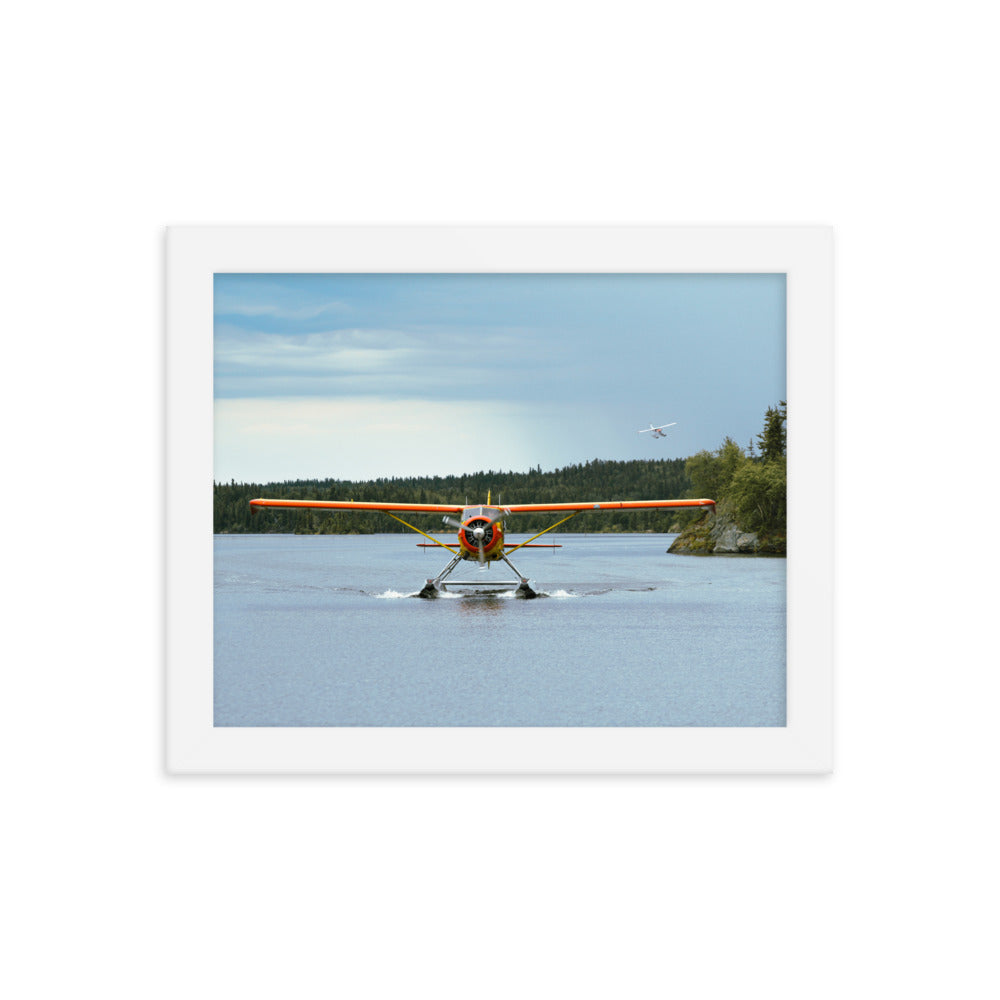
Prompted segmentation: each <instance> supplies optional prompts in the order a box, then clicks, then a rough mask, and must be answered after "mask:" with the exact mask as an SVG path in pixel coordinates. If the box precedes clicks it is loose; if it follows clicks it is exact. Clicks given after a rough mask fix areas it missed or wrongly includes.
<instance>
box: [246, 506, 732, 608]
mask: <svg viewBox="0 0 1000 1000" xmlns="http://www.w3.org/2000/svg"><path fill="white" fill-rule="evenodd" d="M491 496H492V491H491V492H490V493H488V494H487V496H486V503H485V504H480V505H478V506H469V504H468V502H466V504H465V505H464V506H463V505H461V504H437V503H374V502H373V503H369V502H367V501H357V500H278V499H275V500H269V499H264V498H261V499H257V500H251V501H250V510H251V514H256V513H257V512H258V511H261V510H264V509H266V508H283V509H290V508H291V509H296V508H308V509H310V510H330V511H352V510H353V511H379V512H381V513H383V514H387V515H388V516H389V517H391V518H392V519H393V520H395V521H398V522H399V523H400V524H402V525H403V526H404V527H407V528H409V529H410V530H411V531H415V532H416V533H417V534H418V535H423V536H424V537H425V538H427V539H429V541H427V542H418V543H417V544H418V545H419V546H421V547H422V548H433V547H436V546H440V547H441V548H443V549H447V550H448V552H449V553H451V559H450V560H449V562H448V564H447V566H445V567H444V569H442V570H441V572H440V573H438V575H437V576H434V577H428V578H427V581H426V582H425V583H424V585H423V587H422V588H421V590H420V592H419V594H418V595H417V596H418V597H437V596H438V594H440V593H448V592H449V588H463V587H466V588H475V589H476V590H483V589H484V588H500V589H502V590H510V589H511V587H512V586H513V588H514V592H515V596H518V597H526V598H532V597H537V596H538V594H537V593H536V592H535V591H534V590H533V589H532V588H531V587H530V586H529V584H528V578H527V577H526V576H524V575H523V574H522V573H521V571H520V570H519V569H518V568H517V567H516V566H515V565H514V564H513V563H512V562H511V561H510V558H509V556H510V554H511V553H513V552H517V551H519V550H520V549H529V548H536V549H540V548H560V547H561V546H559V545H550V544H547V543H536V542H535V539H536V538H540V537H541V536H542V535H544V534H547V533H548V532H550V531H552V529H553V528H558V527H559V525H560V524H565V523H566V522H567V521H569V520H570V519H572V518H574V517H577V516H578V515H580V514H583V513H584V512H586V511H605V510H659V509H676V508H681V509H685V508H692V507H696V508H697V507H702V508H707V509H709V510H710V511H711V512H712V513H714V512H715V501H714V500H607V501H598V502H589V503H520V504H510V505H507V506H500V505H494V504H492V503H491V502H490V501H491ZM538 513H552V514H563V515H565V516H564V517H562V518H560V519H559V520H558V521H556V522H555V523H554V524H550V525H549V526H548V527H547V528H545V529H543V530H542V531H539V532H538V533H537V534H535V535H532V536H531V537H530V538H528V539H526V540H525V541H523V542H508V541H505V540H504V531H505V522H506V520H507V519H508V518H512V517H516V516H517V515H518V514H538ZM400 514H443V515H444V517H443V518H442V522H443V523H444V524H446V525H447V526H448V527H450V528H454V529H455V530H456V532H457V538H456V540H455V541H454V542H452V543H451V544H446V543H445V542H442V541H439V540H438V539H437V538H434V537H433V536H432V535H429V534H428V533H427V532H426V531H422V530H421V529H420V528H418V527H416V526H415V525H412V524H410V523H409V522H408V521H404V520H403V518H402V517H400V516H399V515H400ZM463 562H471V563H474V564H475V563H478V565H479V567H480V568H481V569H486V568H487V567H488V566H490V565H491V564H492V563H499V562H502V563H505V564H506V566H507V567H508V568H509V569H510V570H511V571H512V572H513V573H514V575H515V578H516V579H513V580H508V581H499V582H497V583H485V582H484V581H483V580H482V579H480V580H454V579H452V578H451V574H452V573H453V572H454V570H455V569H457V568H458V566H459V565H460V564H462V563H463Z"/></svg>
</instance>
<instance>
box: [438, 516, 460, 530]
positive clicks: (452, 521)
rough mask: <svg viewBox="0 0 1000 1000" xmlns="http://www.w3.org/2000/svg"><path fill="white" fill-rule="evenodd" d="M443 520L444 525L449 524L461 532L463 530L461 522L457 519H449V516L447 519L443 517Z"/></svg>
mask: <svg viewBox="0 0 1000 1000" xmlns="http://www.w3.org/2000/svg"><path fill="white" fill-rule="evenodd" d="M441 520H442V521H444V523H445V524H447V525H448V526H449V527H451V528H458V529H459V530H461V528H462V522H461V521H456V520H455V518H453V517H447V516H445V517H442V518H441Z"/></svg>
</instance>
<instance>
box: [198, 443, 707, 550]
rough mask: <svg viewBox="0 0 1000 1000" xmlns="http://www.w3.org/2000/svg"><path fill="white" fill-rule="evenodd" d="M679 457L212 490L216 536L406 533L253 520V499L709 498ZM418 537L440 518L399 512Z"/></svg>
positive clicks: (281, 515)
mask: <svg viewBox="0 0 1000 1000" xmlns="http://www.w3.org/2000/svg"><path fill="white" fill-rule="evenodd" d="M691 487H692V483H691V481H690V479H689V478H688V475H687V473H686V472H685V460H684V459H682V458H675V459H660V460H655V461H640V460H635V461H628V462H611V461H601V460H598V459H595V460H594V461H591V462H586V463H584V464H582V465H568V466H566V467H565V468H563V469H556V470H554V471H551V472H543V471H542V469H541V467H540V466H539V467H536V468H534V469H530V470H529V471H527V472H496V471H493V470H489V471H487V472H474V473H470V474H468V475H463V476H422V477H403V478H392V479H374V480H368V481H365V482H351V481H348V480H341V479H321V480H318V479H311V480H295V481H294V482H282V483H237V482H235V481H231V482H229V483H216V484H215V507H214V530H215V532H216V534H239V533H245V532H262V533H270V532H283V533H290V532H291V533H295V534H345V535H346V534H359V535H367V534H388V533H396V532H400V533H402V532H406V531H407V530H408V529H407V528H405V527H403V525H401V524H399V522H397V521H394V520H393V519H392V518H391V517H388V516H387V515H386V514H380V513H377V512H367V511H357V512H355V511H322V510H276V509H267V510H263V511H261V512H260V513H258V514H255V515H253V516H251V513H250V501H251V500H252V499H254V498H255V497H269V498H273V499H287V500H362V501H369V502H386V503H441V504H464V503H465V502H466V501H468V502H469V504H483V503H485V502H486V497H487V494H488V493H491V494H492V498H491V499H492V503H493V504H495V505H499V504H504V505H506V504H517V503H569V502H574V501H576V502H584V501H588V500H594V501H597V500H670V499H675V498H680V497H686V496H695V495H697V496H709V497H710V496H711V494H699V493H692V492H691ZM403 517H404V518H405V519H406V520H407V521H409V522H410V523H411V524H414V525H416V526H417V527H419V528H420V529H421V530H423V531H438V530H442V525H441V515H440V514H404V515H403ZM552 520H553V515H552V514H519V515H518V516H517V518H516V520H512V521H511V522H509V523H508V526H507V527H508V530H510V531H516V532H518V533H522V532H535V531H541V530H542V529H543V528H545V527H547V526H548V525H550V524H551V523H552ZM676 521H677V512H676V511H655V510H654V511H608V512H605V513H601V514H587V513H584V514H581V515H579V516H578V517H575V518H573V519H572V520H571V521H568V522H567V523H566V525H565V526H564V527H560V528H557V529H556V531H659V532H665V531H667V530H669V529H670V528H671V527H672V526H673V525H674V524H675V523H676Z"/></svg>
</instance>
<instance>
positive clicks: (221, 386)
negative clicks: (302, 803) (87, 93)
mask: <svg viewBox="0 0 1000 1000" xmlns="http://www.w3.org/2000/svg"><path fill="white" fill-rule="evenodd" d="M213 232H217V231H213ZM236 232H237V233H238V232H239V231H238V230H237V231H236ZM261 232H262V233H263V234H266V233H267V230H263V231H261ZM375 232H376V233H377V232H378V231H375ZM458 232H462V231H461V230H459V231H458ZM348 242H350V241H348ZM390 256H391V255H390ZM445 256H447V254H446V255H445ZM225 263H226V262H225V255H220V257H219V259H218V263H217V264H216V263H215V262H210V261H207V260H206V261H205V264H206V265H210V266H211V274H210V280H211V288H210V296H209V297H208V298H207V299H206V297H205V294H204V292H205V289H204V287H202V288H201V290H200V291H201V296H200V301H201V304H202V308H203V307H204V305H205V304H206V302H208V304H210V324H211V342H210V346H211V382H210V385H211V406H212V419H211V428H210V430H211V459H212V474H211V491H212V497H211V499H212V530H211V539H210V541H211V556H210V561H211V607H210V614H211V657H210V660H211V663H210V668H211V669H210V677H209V678H208V681H209V684H208V685H207V686H206V678H205V677H204V676H203V675H202V676H201V677H200V681H199V684H200V690H201V692H202V697H203V696H204V694H205V693H206V692H207V690H208V689H209V688H210V691H211V699H210V705H205V704H201V705H200V706H199V719H200V725H201V726H202V727H204V725H205V723H206V722H207V720H206V719H205V712H206V710H210V728H211V730H212V733H213V737H212V738H211V739H210V740H209V742H215V743H216V744H218V743H219V740H220V739H221V740H222V741H223V742H224V743H225V742H226V741H227V739H228V738H229V737H232V739H233V741H234V742H231V743H228V744H227V745H229V746H232V747H236V746H237V745H238V744H239V742H240V740H241V738H242V736H249V737H250V738H251V740H253V739H254V738H256V737H257V736H259V735H260V734H261V733H267V732H269V731H270V732H273V733H276V734H281V733H286V734H289V735H292V736H293V741H294V739H295V738H296V737H298V738H300V739H305V740H307V741H309V740H310V738H311V737H316V736H318V737H319V739H320V740H322V739H323V736H322V735H321V734H323V733H336V734H338V737H342V738H344V739H346V740H347V744H352V745H353V746H354V748H355V749H354V750H352V751H351V752H348V753H346V754H345V755H344V758H343V759H342V760H341V761H339V762H338V764H337V765H335V766H333V767H332V768H331V769H334V770H338V769H339V770H350V769H351V768H352V765H353V766H358V767H360V768H361V769H365V768H366V766H368V767H372V766H374V768H375V769H378V767H379V766H380V765H379V764H376V765H370V764H368V765H366V764H365V760H364V759H363V758H364V757H365V755H364V754H362V755H361V756H358V754H357V752H356V748H357V747H358V746H359V745H364V746H366V747H370V746H371V745H372V744H371V740H373V739H374V740H376V741H379V734H383V735H384V736H386V737H388V742H387V745H391V744H393V742H394V741H396V742H397V745H398V741H400V740H402V743H403V744H405V743H407V741H408V739H409V740H410V741H411V742H412V739H413V738H416V739H417V740H418V741H420V740H429V742H428V743H425V744H424V745H425V746H432V745H433V746H435V747H438V750H435V751H434V754H437V753H438V752H440V753H442V754H444V755H445V756H446V757H447V755H448V750H447V749H446V746H451V745H454V746H456V747H458V746H460V744H456V743H454V738H455V735H456V734H457V736H458V739H459V740H461V739H462V738H463V734H464V736H466V737H468V736H472V735H473V734H475V735H476V736H478V738H479V739H485V744H484V745H487V746H492V747H494V748H495V750H496V752H497V753H499V754H500V756H501V757H503V756H504V754H503V751H502V750H499V749H496V748H499V747H501V746H503V745H505V744H506V746H508V747H509V746H510V744H509V742H506V741H508V740H509V738H510V736H512V735H514V734H521V735H522V736H523V735H524V734H529V733H530V734H532V738H528V739H526V741H525V742H524V743H523V746H524V747H525V748H527V746H528V745H529V744H531V743H533V742H535V743H537V738H538V737H539V736H542V737H543V738H544V737H548V738H550V739H551V740H554V741H555V744H561V743H562V744H564V745H565V746H564V750H565V751H566V752H569V754H570V757H573V758H574V760H575V761H576V765H575V766H576V767H577V768H580V767H583V769H588V768H589V769H593V770H602V769H609V768H610V769H614V767H615V760H616V752H615V751H614V750H612V751H611V752H610V754H609V756H608V757H607V760H606V761H605V762H604V766H603V767H602V765H601V763H600V761H599V756H598V757H597V758H594V759H593V760H591V762H590V763H589V764H585V763H582V762H583V761H584V760H586V759H590V757H589V755H590V753H591V751H590V750H588V751H587V752H586V753H584V754H583V755H582V756H581V755H580V751H579V747H582V746H583V744H580V743H579V742H578V741H577V742H574V737H575V736H583V737H584V743H586V737H587V734H595V733H597V734H612V733H618V734H622V735H624V736H625V740H626V742H625V743H624V744H619V745H620V746H627V745H638V744H635V740H637V739H638V740H639V741H640V743H643V742H645V743H648V739H647V740H644V739H643V734H645V735H646V736H652V737H653V738H654V739H656V737H657V734H663V733H667V732H677V733H688V734H690V735H692V736H695V738H696V740H700V741H702V742H704V741H705V740H708V741H711V734H712V733H713V731H715V732H718V733H720V734H723V733H726V734H734V733H737V734H738V733H759V734H773V735H770V736H769V735H764V736H763V739H765V740H766V739H768V738H771V739H775V738H777V739H778V740H779V742H780V740H781V737H782V735H785V736H787V734H788V733H789V712H790V709H789V651H790V649H791V648H792V645H791V644H790V642H789V624H788V623H789V614H788V612H789V576H790V574H789V572H788V569H789V562H790V560H789V546H790V542H789V539H790V537H791V538H792V550H793V553H794V534H793V533H790V531H789V508H788V502H787V497H788V486H787V484H788V478H789V475H790V474H793V470H794V462H795V457H796V453H795V452H794V450H793V451H792V455H791V458H790V455H789V442H790V441H794V440H795V421H796V412H797V411H796V405H795V400H796V399H797V398H799V397H797V396H796V395H795V394H794V393H793V394H791V395H792V405H791V406H790V405H789V395H790V393H789V385H788V381H789V380H788V365H787V357H788V343H789V269H784V270H778V269H773V270H772V269H769V268H761V269H759V270H750V269H746V270H739V269H735V268H734V269H732V270H707V269H706V270H694V269H691V270H681V269H676V270H669V271H668V270H665V269H664V270H654V269H650V270H644V269H640V268H636V269H634V270H615V269H613V268H612V267H608V268H607V269H605V270H597V269H579V270H575V269H571V268H569V267H567V268H565V269H557V268H553V269H551V270H547V269H540V268H537V267H536V268H532V269H529V268H527V267H526V268H524V269H523V270H518V269H513V268H512V269H502V270H501V269H489V268H486V267H483V268H481V269H477V268H474V266H469V265H466V266H467V267H468V269H467V270H461V269H459V268H457V267H455V268H447V267H443V268H440V269H435V270H423V271H422V270H418V269H416V268H413V267H411V268H407V269H403V268H398V269H397V268H392V267H385V268H383V269H375V268H371V269H363V268H362V267H358V269H357V270H348V269H346V268H345V269H339V270H337V269H332V268H331V269H328V270H327V269H319V268H316V269H305V268H303V269H294V270H291V269H280V270H279V269H277V268H275V269H247V268H232V269H227V268H226V267H225V266H224V265H225ZM472 263H473V262H470V264H472ZM610 263H613V261H611V260H610V259H609V264H610ZM205 277H207V275H206V274H205V273H204V267H203V268H202V282H204V279H205ZM202 321H203V322H204V317H202ZM203 347H204V345H202V348H203ZM202 384H203V385H204V383H202ZM793 714H794V709H793ZM793 722H794V719H793ZM793 729H794V726H793ZM352 733H353V734H354V736H353V737H352V735H351V734H352ZM429 734H430V735H429ZM560 734H572V735H570V743H569V744H566V742H565V740H564V739H562V738H561V737H560ZM498 736H499V740H500V742H499V743H498V742H497V737H498ZM359 738H360V740H361V741H362V743H361V744H359V743H358V739H359ZM442 739H443V740H444V743H443V744H442V743H441V740H442ZM597 739H598V743H600V740H601V737H600V736H598V737H597ZM612 739H614V737H612ZM751 739H753V737H751ZM279 741H280V736H279ZM630 741H631V743H630ZM312 742H313V743H315V739H313V740H312ZM380 742H381V743H383V744H385V743H386V740H382V741H380ZM683 742H684V741H683V739H682V743H683ZM722 742H723V743H724V742H725V738H724V739H723V741H722ZM347 744H343V745H345V746H346V745H347ZM570 745H575V746H577V748H578V749H577V750H573V751H569V750H568V747H569V746H570ZM677 745H678V746H680V745H681V744H677ZM691 745H692V746H693V745H695V744H691ZM605 746H611V744H607V743H605ZM562 752H563V751H560V754H557V756H560V755H561V753H562ZM492 753H493V751H491V752H490V753H488V754H487V756H491V755H492ZM434 754H432V756H433V755H434ZM237 756H239V754H237ZM403 756H404V757H408V758H409V755H407V754H405V753H404V754H403ZM518 756H519V755H517V754H515V755H513V757H510V758H509V759H510V760H511V761H512V762H513V760H514V759H515V758H518ZM529 756H530V753H529ZM544 756H545V755H544V754H542V758H544ZM659 756H660V755H659V753H654V754H652V755H651V756H649V758H648V764H649V769H656V767H657V766H660V767H662V760H659V761H658V759H657V758H658V757H659ZM752 756H753V755H750V757H752ZM323 757H324V754H323V753H321V754H320V755H319V757H317V758H315V762H316V763H317V764H318V765H319V767H320V769H322V763H321V761H320V759H319V758H323ZM388 757H389V758H392V757H394V753H393V751H391V750H390V751H389V753H388ZM418 757H419V755H418ZM685 758H686V759H688V760H689V761H692V762H693V761H694V758H693V757H690V756H689V755H688V754H686V753H685V754H682V755H681V758H679V760H684V759H685ZM375 759H376V760H377V761H382V760H383V759H386V760H387V759H388V758H382V757H381V756H380V754H378V753H376V754H375ZM409 759H412V758H409ZM619 759H620V758H619ZM748 759H750V758H748ZM462 760H463V758H462V756H461V755H460V754H459V755H456V756H455V757H454V758H453V764H458V765H459V769H462V767H461V761H462ZM539 763H540V764H541V765H542V767H543V768H544V766H545V764H544V760H541V761H539ZM638 763H639V769H642V767H641V763H642V762H641V761H640V762H638ZM299 766H302V765H301V763H300V765H299ZM396 766H397V767H399V766H402V765H400V764H399V762H398V760H397V764H396ZM473 766H474V765H473ZM550 766H551V765H550ZM632 766H636V764H635V763H633V765H632ZM403 769H406V768H405V766H404V767H403ZM430 769H435V768H433V767H431V768H430ZM445 769H447V768H445ZM485 769H489V768H485ZM571 769H573V768H571Z"/></svg>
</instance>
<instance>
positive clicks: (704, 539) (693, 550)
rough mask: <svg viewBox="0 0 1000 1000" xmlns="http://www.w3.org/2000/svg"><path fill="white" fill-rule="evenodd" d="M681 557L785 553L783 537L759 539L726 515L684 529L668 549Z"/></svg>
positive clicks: (719, 514)
mask: <svg viewBox="0 0 1000 1000" xmlns="http://www.w3.org/2000/svg"><path fill="white" fill-rule="evenodd" d="M667 551H668V552H673V553H676V554H680V555H697V556H711V555H781V556H783V555H784V554H785V537H784V535H781V536H765V537H763V538H762V537H761V536H759V535H758V534H756V533H755V532H753V531H743V529H742V528H740V526H739V525H738V524H737V523H736V522H735V521H734V520H733V518H732V516H731V515H729V514H726V513H718V514H714V515H713V514H706V515H705V516H704V517H703V518H701V519H699V520H698V521H696V522H695V523H694V524H692V525H689V526H688V527H687V528H685V529H684V530H683V531H682V532H681V533H680V534H679V535H678V536H677V537H676V538H675V539H674V542H673V544H672V545H671V546H670V548H669V549H667Z"/></svg>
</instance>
